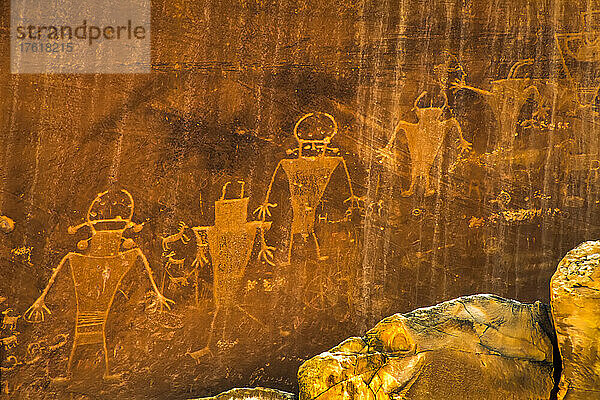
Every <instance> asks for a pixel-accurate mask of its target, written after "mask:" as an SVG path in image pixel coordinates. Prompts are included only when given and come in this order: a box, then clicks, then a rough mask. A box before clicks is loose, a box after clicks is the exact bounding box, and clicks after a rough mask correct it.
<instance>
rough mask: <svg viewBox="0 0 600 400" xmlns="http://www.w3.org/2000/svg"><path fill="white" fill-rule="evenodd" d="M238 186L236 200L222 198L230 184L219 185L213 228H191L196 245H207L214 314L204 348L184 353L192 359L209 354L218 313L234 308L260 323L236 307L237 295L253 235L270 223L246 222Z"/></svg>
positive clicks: (245, 205)
mask: <svg viewBox="0 0 600 400" xmlns="http://www.w3.org/2000/svg"><path fill="white" fill-rule="evenodd" d="M238 183H240V184H241V195H240V197H239V198H233V199H226V198H225V195H226V190H227V187H228V185H229V184H230V182H228V183H226V184H225V185H224V186H223V192H222V196H221V199H220V200H217V201H216V202H215V224H214V225H213V226H197V227H193V228H192V229H193V231H194V233H195V234H196V243H197V244H198V246H199V247H203V246H206V245H207V246H208V251H209V254H210V257H211V260H212V266H213V298H214V302H215V312H214V314H213V319H212V322H211V325H210V333H209V338H208V341H207V344H206V346H205V347H204V348H203V349H200V350H198V351H195V352H193V353H188V354H190V356H192V357H193V358H194V359H196V360H197V359H199V357H201V356H203V355H205V354H208V353H210V345H211V340H212V335H213V331H214V325H215V321H216V320H217V316H218V314H219V312H220V311H221V310H223V309H231V308H237V309H238V310H240V311H242V312H243V313H244V314H246V315H247V316H249V317H250V318H251V319H253V320H254V321H255V322H258V323H259V324H261V323H260V321H259V320H258V319H256V318H255V317H253V316H252V315H250V314H249V313H248V312H247V311H246V310H244V308H243V307H242V306H241V305H240V304H239V293H240V288H241V283H242V278H243V277H244V273H245V272H246V266H247V265H248V261H250V256H251V254H252V247H253V245H254V240H255V238H256V234H257V233H258V230H259V229H260V230H261V231H265V230H268V229H270V227H271V222H265V221H250V222H248V221H247V218H248V200H249V198H248V197H244V182H242V181H239V182H238ZM205 243H206V244H205ZM198 254H200V255H201V257H202V254H203V249H201V248H200V249H199V253H198Z"/></svg>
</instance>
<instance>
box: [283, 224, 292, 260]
mask: <svg viewBox="0 0 600 400" xmlns="http://www.w3.org/2000/svg"><path fill="white" fill-rule="evenodd" d="M293 245H294V232H292V233H291V234H290V244H289V246H288V256H287V261H284V262H283V264H282V265H290V264H291V263H292V247H293Z"/></svg>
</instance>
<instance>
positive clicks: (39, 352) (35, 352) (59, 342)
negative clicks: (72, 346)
mask: <svg viewBox="0 0 600 400" xmlns="http://www.w3.org/2000/svg"><path fill="white" fill-rule="evenodd" d="M68 338H69V334H68V333H60V334H58V335H56V337H55V338H54V341H53V343H54V344H50V345H49V344H48V342H47V341H46V340H45V339H42V340H40V341H37V342H33V343H29V345H27V355H28V356H29V360H27V361H25V362H24V363H25V364H27V365H31V364H35V363H36V362H38V361H40V360H42V359H44V358H45V357H47V356H48V355H49V353H51V352H53V351H56V350H58V349H60V348H62V347H64V346H65V345H66V344H67V340H68Z"/></svg>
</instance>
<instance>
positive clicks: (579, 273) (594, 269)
mask: <svg viewBox="0 0 600 400" xmlns="http://www.w3.org/2000/svg"><path fill="white" fill-rule="evenodd" d="M550 305H551V309H552V317H553V318H554V325H555V327H556V336H557V340H558V348H559V350H560V355H561V358H562V366H563V369H562V376H561V379H560V384H559V392H558V399H559V400H562V399H568V400H577V399H586V400H589V399H600V242H586V243H583V244H581V245H580V246H578V247H577V248H575V249H574V250H571V251H570V252H569V253H567V255H566V256H565V257H564V258H563V259H562V261H561V262H560V264H559V265H558V269H557V270H556V272H555V273H554V276H553V277H552V280H551V281H550Z"/></svg>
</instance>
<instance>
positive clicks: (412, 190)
mask: <svg viewBox="0 0 600 400" xmlns="http://www.w3.org/2000/svg"><path fill="white" fill-rule="evenodd" d="M418 177H419V173H418V171H417V167H416V165H414V164H413V166H412V171H411V173H410V187H409V188H408V190H405V191H403V192H401V193H400V196H402V197H409V196H412V195H413V194H415V184H416V182H417V179H418Z"/></svg>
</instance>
